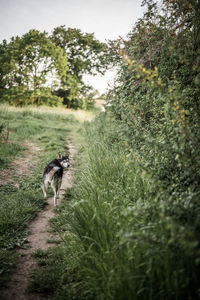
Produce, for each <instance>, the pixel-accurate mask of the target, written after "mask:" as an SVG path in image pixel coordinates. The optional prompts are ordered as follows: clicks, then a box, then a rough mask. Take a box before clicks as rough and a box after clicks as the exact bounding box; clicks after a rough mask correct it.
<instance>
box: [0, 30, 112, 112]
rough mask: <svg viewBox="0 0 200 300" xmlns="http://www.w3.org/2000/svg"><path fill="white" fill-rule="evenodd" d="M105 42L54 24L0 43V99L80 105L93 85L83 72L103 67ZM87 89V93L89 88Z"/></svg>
mask: <svg viewBox="0 0 200 300" xmlns="http://www.w3.org/2000/svg"><path fill="white" fill-rule="evenodd" d="M106 51H107V46H106V44H104V43H101V42H99V41H98V40H97V39H95V37H94V35H93V34H89V33H82V32H81V30H79V29H73V28H67V29H66V28H65V26H60V27H57V28H55V29H54V30H53V32H52V34H48V33H47V32H39V31H38V30H30V31H29V32H28V33H26V34H24V35H23V36H21V37H19V36H16V37H13V38H11V41H10V42H7V41H6V40H4V41H3V42H2V43H1V44H0V99H1V102H3V101H6V102H9V103H10V104H12V105H26V104H33V105H34V104H36V105H41V104H45V105H51V106H54V105H59V104H60V103H64V104H65V105H66V106H67V107H74V108H77V107H84V106H87V105H89V104H90V101H91V98H92V95H93V94H95V93H96V92H97V91H94V90H92V87H91V86H87V85H86V84H84V82H83V80H82V76H83V74H96V73H98V72H100V73H102V72H104V71H105V68H106V64H105V53H106ZM91 93H92V94H91Z"/></svg>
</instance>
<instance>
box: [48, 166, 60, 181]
mask: <svg viewBox="0 0 200 300" xmlns="http://www.w3.org/2000/svg"><path fill="white" fill-rule="evenodd" d="M59 169H60V167H53V168H52V169H51V171H50V172H49V174H48V178H49V181H51V180H52V178H53V175H54V174H55V173H56V172H57V171H58V170H59Z"/></svg>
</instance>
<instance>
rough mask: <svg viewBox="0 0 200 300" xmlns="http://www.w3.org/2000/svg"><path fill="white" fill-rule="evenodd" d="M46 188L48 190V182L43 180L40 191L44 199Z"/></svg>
mask: <svg viewBox="0 0 200 300" xmlns="http://www.w3.org/2000/svg"><path fill="white" fill-rule="evenodd" d="M47 188H48V182H45V180H44V181H43V183H42V191H43V194H44V199H46V198H47Z"/></svg>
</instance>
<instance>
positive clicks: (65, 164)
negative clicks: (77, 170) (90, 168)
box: [58, 153, 70, 168]
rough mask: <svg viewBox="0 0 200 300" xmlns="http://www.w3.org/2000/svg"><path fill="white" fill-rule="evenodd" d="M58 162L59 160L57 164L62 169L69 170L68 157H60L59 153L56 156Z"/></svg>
mask: <svg viewBox="0 0 200 300" xmlns="http://www.w3.org/2000/svg"><path fill="white" fill-rule="evenodd" d="M58 160H59V163H60V164H61V166H62V167H63V168H69V167H70V164H69V156H68V155H66V156H64V155H62V153H59V154H58Z"/></svg>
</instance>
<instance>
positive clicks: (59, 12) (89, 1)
mask: <svg viewBox="0 0 200 300" xmlns="http://www.w3.org/2000/svg"><path fill="white" fill-rule="evenodd" d="M141 2H142V0H0V41H2V40H3V39H7V40H9V39H10V38H11V37H12V36H16V35H19V36H21V35H22V34H24V33H26V32H28V31H29V30H30V29H38V30H40V31H44V30H45V31H47V32H49V33H50V32H51V31H52V30H53V28H55V27H57V26H60V25H66V27H71V28H79V29H81V30H82V31H83V32H88V33H92V32H93V33H94V34H95V37H96V38H97V39H99V40H100V41H102V42H103V41H105V40H106V39H115V38H117V37H118V36H119V35H120V36H126V34H127V33H128V32H129V31H130V30H131V28H132V26H133V25H134V23H135V22H136V21H137V19H138V18H140V17H141V16H142V14H143V11H144V8H142V7H141V6H140V5H141ZM111 77H112V74H110V73H108V74H107V75H106V76H105V77H101V76H98V77H96V78H93V77H91V76H87V77H85V78H86V80H87V82H88V83H90V84H92V85H93V86H94V87H95V88H97V89H99V90H100V92H104V91H105V89H106V84H107V82H108V81H109V78H111Z"/></svg>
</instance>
